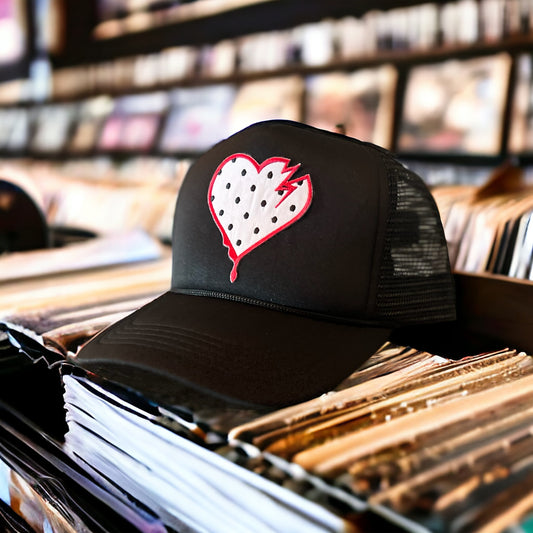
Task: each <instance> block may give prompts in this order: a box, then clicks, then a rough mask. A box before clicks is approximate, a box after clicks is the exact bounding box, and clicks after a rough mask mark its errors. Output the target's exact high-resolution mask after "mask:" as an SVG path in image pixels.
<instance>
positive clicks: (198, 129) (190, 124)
mask: <svg viewBox="0 0 533 533" xmlns="http://www.w3.org/2000/svg"><path fill="white" fill-rule="evenodd" d="M235 92H236V89H235V87H234V86H233V85H226V84H224V85H213V86H208V87H195V88H194V89H188V88H182V89H176V90H174V91H173V92H172V93H171V96H170V99H171V108H170V110H169V113H168V116H167V118H166V120H165V124H164V126H163V131H162V134H161V140H160V141H159V147H160V149H161V150H162V151H163V152H197V151H204V150H207V149H208V148H210V147H211V146H212V145H214V144H215V143H217V142H219V141H221V140H222V139H224V138H225V137H227V135H228V120H229V111H230V109H231V106H232V105H233V101H234V99H235Z"/></svg>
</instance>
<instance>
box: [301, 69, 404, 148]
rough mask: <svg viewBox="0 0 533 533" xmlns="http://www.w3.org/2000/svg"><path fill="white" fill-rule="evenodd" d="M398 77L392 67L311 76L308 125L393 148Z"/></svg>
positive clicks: (308, 91) (306, 115) (306, 100)
mask: <svg viewBox="0 0 533 533" xmlns="http://www.w3.org/2000/svg"><path fill="white" fill-rule="evenodd" d="M396 78H397V72H396V69H395V68H394V67H392V66H390V65H384V66H382V67H379V68H375V69H362V70H358V71H355V72H351V73H348V72H331V73H327V74H317V75H314V76H309V77H308V78H307V79H306V99H305V122H307V123H308V124H310V125H311V126H315V127H318V128H322V129H326V130H330V131H342V132H344V133H345V134H346V135H349V136H350V137H354V138H356V139H360V140H362V141H368V142H372V143H374V144H377V145H380V146H383V147H384V148H390V147H391V141H392V127H393V120H394V99H395V90H396Z"/></svg>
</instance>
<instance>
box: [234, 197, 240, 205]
mask: <svg viewBox="0 0 533 533" xmlns="http://www.w3.org/2000/svg"><path fill="white" fill-rule="evenodd" d="M240 201H241V199H240V198H239V197H238V196H237V198H235V203H236V204H238V203H239V202H240Z"/></svg>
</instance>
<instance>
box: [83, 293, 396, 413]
mask: <svg viewBox="0 0 533 533" xmlns="http://www.w3.org/2000/svg"><path fill="white" fill-rule="evenodd" d="M389 334H390V330H389V329H383V328H376V327H365V326H353V325H346V324H338V323H333V322H329V321H324V320H319V319H315V318H308V317H304V316H300V315H297V314H292V313H287V312H281V311H278V310H272V309H269V308H265V307H258V306H255V305H249V304H245V303H240V302H235V301H229V300H224V299H218V298H210V297H204V296H191V295H184V294H177V293H174V292H167V293H165V294H163V295H162V296H160V297H159V298H157V299H156V300H154V301H152V302H151V303H149V304H148V305H146V306H144V307H142V308H141V309H139V310H138V311H136V312H134V313H132V314H131V315H129V316H128V317H126V318H125V319H123V320H121V321H119V322H117V323H116V324H114V325H112V326H110V327H109V328H107V329H106V330H104V331H103V332H102V333H100V334H99V335H98V336H97V337H95V338H94V339H93V340H91V341H90V342H89V343H88V344H87V345H85V346H84V347H83V348H82V350H81V351H80V352H79V354H78V356H77V357H76V359H77V361H78V362H79V364H80V365H81V366H83V367H84V368H87V369H88V370H93V371H95V372H97V373H99V374H102V373H103V374H105V373H106V367H109V368H110V369H114V370H113V373H115V374H116V371H117V368H118V369H122V371H121V372H120V374H121V375H122V377H125V378H126V381H127V375H128V369H131V370H132V372H134V373H137V374H138V372H139V370H141V371H143V372H144V371H146V372H147V373H149V374H150V375H151V376H152V380H153V379H154V376H160V378H161V383H165V387H169V383H171V382H172V380H175V381H176V383H181V384H185V385H186V386H189V387H193V388H195V389H197V390H199V391H201V392H202V393H203V394H205V393H207V394H209V395H213V396H215V397H218V398H221V399H223V400H224V401H226V402H227V401H230V402H237V403H240V404H247V405H250V406H266V407H281V406H285V405H290V404H295V403H298V402H301V401H305V400H308V399H310V398H313V397H316V396H319V395H321V394H323V393H325V392H328V391H330V390H332V389H333V388H335V387H336V386H337V385H338V384H339V383H340V382H341V381H342V380H344V379H345V378H346V377H348V376H349V375H350V374H351V373H352V372H353V371H355V370H356V369H357V368H358V367H359V366H361V365H362V363H364V362H365V361H366V360H367V359H368V358H369V357H370V356H371V355H372V354H373V353H374V352H375V351H376V350H377V349H378V348H379V347H380V346H381V345H382V344H383V343H384V342H385V341H386V340H387V338H388V336H389ZM95 369H97V370H95ZM103 377H106V376H105V375H104V376H103ZM169 378H171V379H170V382H169ZM156 379H157V377H156ZM121 381H123V380H121ZM138 382H139V380H138ZM140 383H142V380H140ZM141 386H142V385H141ZM170 386H171V385H170ZM139 392H143V391H142V390H140V391H139ZM177 401H179V399H177Z"/></svg>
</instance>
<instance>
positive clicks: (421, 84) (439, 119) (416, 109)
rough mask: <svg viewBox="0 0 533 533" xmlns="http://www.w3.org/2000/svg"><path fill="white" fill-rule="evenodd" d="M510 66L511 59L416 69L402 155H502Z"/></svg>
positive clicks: (405, 118) (401, 143) (402, 137)
mask: <svg viewBox="0 0 533 533" xmlns="http://www.w3.org/2000/svg"><path fill="white" fill-rule="evenodd" d="M510 66H511V59H510V57H509V56H508V55H507V54H497V55H493V56H487V57H479V58H475V59H468V60H447V61H444V62H442V63H434V64H428V65H419V66H414V67H413V68H412V69H411V70H410V72H409V74H408V79H407V86H406V92H405V99H404V103H403V113H402V118H401V122H400V127H399V136H398V150H399V151H403V152H421V153H428V152H429V153H450V154H481V155H496V154H498V153H499V152H500V149H501V142H502V127H503V114H504V107H505V100H506V96H507V89H508V83H509V73H510Z"/></svg>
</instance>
